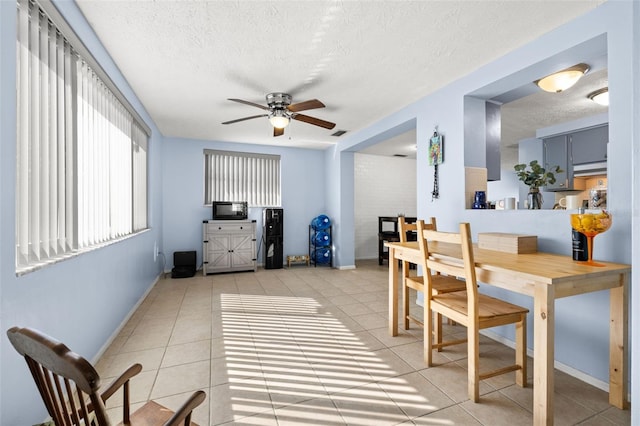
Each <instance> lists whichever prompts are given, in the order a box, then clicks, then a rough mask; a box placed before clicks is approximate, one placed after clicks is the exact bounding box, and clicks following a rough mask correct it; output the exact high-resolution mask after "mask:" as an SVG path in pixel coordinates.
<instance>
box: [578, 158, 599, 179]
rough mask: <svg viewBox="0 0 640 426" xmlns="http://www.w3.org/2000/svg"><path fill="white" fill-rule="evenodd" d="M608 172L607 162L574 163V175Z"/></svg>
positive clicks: (582, 175) (593, 174)
mask: <svg viewBox="0 0 640 426" xmlns="http://www.w3.org/2000/svg"><path fill="white" fill-rule="evenodd" d="M606 174H607V162H606V161H602V162H598V163H587V164H574V165H573V177H584V176H598V175H606Z"/></svg>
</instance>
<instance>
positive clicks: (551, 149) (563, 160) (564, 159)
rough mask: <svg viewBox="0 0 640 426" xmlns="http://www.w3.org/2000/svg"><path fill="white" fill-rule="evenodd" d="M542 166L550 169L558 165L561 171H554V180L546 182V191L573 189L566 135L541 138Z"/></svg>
mask: <svg viewBox="0 0 640 426" xmlns="http://www.w3.org/2000/svg"><path fill="white" fill-rule="evenodd" d="M543 149H544V168H545V169H546V170H551V169H553V168H555V166H559V167H560V168H561V169H562V172H560V173H556V174H555V177H556V182H555V183H553V184H548V185H547V186H546V187H545V188H544V189H545V190H546V191H565V190H571V189H573V176H572V172H571V168H570V167H569V139H568V137H567V135H560V136H554V137H550V138H546V139H543Z"/></svg>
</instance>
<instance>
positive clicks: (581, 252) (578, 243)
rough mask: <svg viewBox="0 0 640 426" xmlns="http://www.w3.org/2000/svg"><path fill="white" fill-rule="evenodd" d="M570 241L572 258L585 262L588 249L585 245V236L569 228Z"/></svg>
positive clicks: (587, 256)
mask: <svg viewBox="0 0 640 426" xmlns="http://www.w3.org/2000/svg"><path fill="white" fill-rule="evenodd" d="M571 243H572V245H573V260H577V261H580V262H586V261H587V260H589V249H588V247H587V237H585V236H584V234H583V233H582V232H578V231H576V230H575V229H572V230H571Z"/></svg>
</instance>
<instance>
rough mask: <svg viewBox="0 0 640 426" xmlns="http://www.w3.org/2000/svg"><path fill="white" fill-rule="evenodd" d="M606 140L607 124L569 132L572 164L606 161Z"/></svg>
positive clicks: (607, 140)
mask: <svg viewBox="0 0 640 426" xmlns="http://www.w3.org/2000/svg"><path fill="white" fill-rule="evenodd" d="M607 142H609V126H608V125H604V126H600V127H594V128H592V129H586V130H582V131H579V132H575V133H572V134H570V135H569V143H570V145H571V159H572V161H571V162H572V164H574V165H576V164H588V163H603V162H606V161H607Z"/></svg>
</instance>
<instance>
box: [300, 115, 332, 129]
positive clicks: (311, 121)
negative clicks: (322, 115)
mask: <svg viewBox="0 0 640 426" xmlns="http://www.w3.org/2000/svg"><path fill="white" fill-rule="evenodd" d="M291 118H293V119H294V120H298V121H304V122H305V123H309V124H313V125H314V126H320V127H324V128H325V129H333V128H334V127H336V124H335V123H331V122H329V121H324V120H321V119H319V118H315V117H309V116H308V115H304V114H294V115H293V116H292V117H291Z"/></svg>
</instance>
